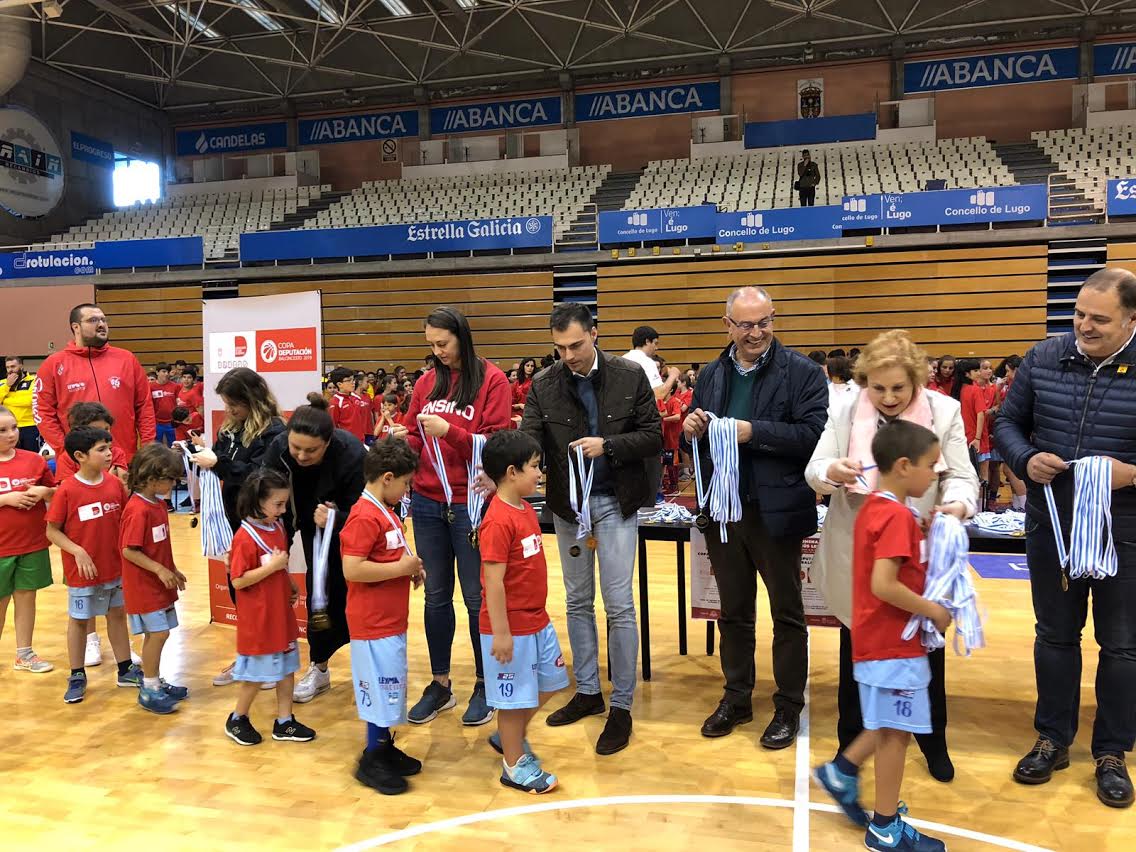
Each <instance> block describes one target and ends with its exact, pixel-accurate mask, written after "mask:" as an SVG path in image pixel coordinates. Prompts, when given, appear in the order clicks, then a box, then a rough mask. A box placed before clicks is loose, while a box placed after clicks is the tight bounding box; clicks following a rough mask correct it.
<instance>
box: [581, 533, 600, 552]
mask: <svg viewBox="0 0 1136 852" xmlns="http://www.w3.org/2000/svg"><path fill="white" fill-rule="evenodd" d="M584 543H585V544H587V545H588V550H595V549H596V544H597V542H596V537H595V536H594V535H590V536H588V540H587V541H586V542H584Z"/></svg>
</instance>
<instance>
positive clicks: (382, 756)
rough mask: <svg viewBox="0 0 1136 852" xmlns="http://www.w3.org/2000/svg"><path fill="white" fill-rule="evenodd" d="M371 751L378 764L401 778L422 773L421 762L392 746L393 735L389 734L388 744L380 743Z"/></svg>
mask: <svg viewBox="0 0 1136 852" xmlns="http://www.w3.org/2000/svg"><path fill="white" fill-rule="evenodd" d="M372 751H373V752H374V753H375V759H376V760H378V762H379V763H381V764H382V765H383V766H385V767H386V768H387V769H389V770H391V771H392V772H394V773H395V774H396V775H400V776H402V777H403V778H407V777H409V776H411V775H417V774H418V773H419V772H421V771H422V761H421V760H417V759H415V758H413V757H411V756H410V755H408V754H407V753H406V752H404V751H403V750H402V749H400V748H399V747H398V746H396V745H395V744H394V734H391V738H390V740H389V741H388V742H386V743H381V744H380V745H379V746H378V748H375V749H372Z"/></svg>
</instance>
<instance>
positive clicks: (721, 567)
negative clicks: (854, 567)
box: [706, 503, 809, 713]
mask: <svg viewBox="0 0 1136 852" xmlns="http://www.w3.org/2000/svg"><path fill="white" fill-rule="evenodd" d="M727 535H728V537H729V541H727V542H725V543H723V542H722V539H721V535H720V534H719V531H718V524H717V522H713V523H711V524H710V526H709V527H708V528H707V530H706V548H707V550H708V552H709V555H710V564H711V566H713V569H714V577H715V579H716V580H717V581H718V594H719V597H720V598H721V601H722V614H721V617H720V618H719V619H718V630H719V631H720V632H721V643H720V644H721V654H722V674H723V675H725V678H726V693H725V698H726V700H727V701H729V702H730V703H731V704H732V705H734V706H735V707H738V708H741V709H744V710H748V709H749V708H750V707H751V706H752V695H753V687H754V684H755V682H756V679H757V672H756V666H755V664H754V650H755V647H756V644H757V640H756V636H755V633H754V631H755V630H756V625H757V612H756V610H757V575H758V574H761V580H762V582H763V583H765V588H766V590H767V591H768V592H769V611H770V616H772V619H773V679H774V680H775V681H776V682H777V691H776V692H775V693H774V694H773V705H774V706H775V707H776V708H777V709H778V710H787V711H789V712H791V713H800V712H801V710H802V708H804V706H805V681H806V680H807V678H808V673H809V633H808V630H807V628H806V627H805V607H804V603H803V602H802V601H801V539H800V538H799V537H778V536H771V535H770V534H769V532H768V531H767V530H766V528H765V523H764V522H763V521H762V518H761V513H760V512H759V511H758V509H757V506H756V505H755V504H752V503H747V504H745V505H744V506H743V508H742V519H741V520H740V521H739V522H738V523H736V524H730V526H729V529H728V530H727Z"/></svg>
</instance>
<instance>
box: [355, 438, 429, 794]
mask: <svg viewBox="0 0 1136 852" xmlns="http://www.w3.org/2000/svg"><path fill="white" fill-rule="evenodd" d="M417 467H418V456H417V455H415V453H414V450H412V449H410V445H409V444H407V443H406V441H402V440H399V439H398V438H384V439H383V440H381V441H377V442H376V443H374V444H373V445H372V446H371V449H370V450H369V451H368V453H367V455H366V458H364V460H363V475H364V477H365V478H366V480H367V486H366V488H364V489H363V494H362V496H361V498H360V499H359V502H357V503H356V504H355V505H354V506H353V507H352V508H351V514H350V515H349V516H348V518H347V523H346V524H344V526H343V530H342V531H341V532H340V533H339V551H340V554H341V555H342V557H343V576H344V578H345V579H346V580H347V628H348V630H349V631H350V635H351V676H352V679H353V680H354V682H355V706H356V708H357V709H358V711H359V718H360V719H362V720H363V721H364V722H366V723H367V747H366V749H365V750H364V751H363V755H362V757H360V758H359V767H358V769H356V771H355V777H356V778H357V779H358V780H359V781H361V782H362V783H363V784H366V785H367V786H368V787H371V788H372V789H375V790H378V791H379V792H380V793H383V794H384V795H387V796H391V795H395V794H396V793H404V792H406V789H407V786H408V785H407V783H406V779H407V777H408V776H410V775H417V774H418V773H419V772H421V771H422V763H421V761H418V760H415V759H414V758H413V757H409V756H408V755H406V754H405V753H403V752H402V751H401V750H400V749H398V748H397V747H396V746H395V744H394V735H393V734H392V733H391V730H390V729H391V728H393V727H394V726H395V725H402V724H405V723H406V677H407V666H406V624H407V620H408V618H409V615H410V586H411V584H412V583H413V585H414V587H415V588H418V587H420V586H421V585H422V580H423V573H422V560H421V559H419V558H418V557H417V556H415V555H414V554H413V553H411V551H410V548H409V547H408V546H407V544H406V536H405V533H404V531H403V528H402V522H401V521H400V520H399V518H398V514H397V513H396V512H395V507H396V506H398V504H399V503H400V502H401V500H402V498H403V496H404V495H405V494H406V490H407V488H409V487H410V479H411V477H412V476H414V471H415V470H416V469H417Z"/></svg>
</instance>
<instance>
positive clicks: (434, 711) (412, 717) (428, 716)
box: [406, 680, 458, 725]
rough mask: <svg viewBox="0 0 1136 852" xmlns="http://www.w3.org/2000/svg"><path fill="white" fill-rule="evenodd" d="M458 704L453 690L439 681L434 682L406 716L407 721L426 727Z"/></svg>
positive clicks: (431, 682)
mask: <svg viewBox="0 0 1136 852" xmlns="http://www.w3.org/2000/svg"><path fill="white" fill-rule="evenodd" d="M451 686H452V685H451ZM457 703H458V702H457V700H456V699H455V698H454V691H453V689H452V688H450V687H446V686H442V684H440V683H438V681H436V680H432V681H430V685H429V686H427V687H426V688H425V689H424V690H423V691H422V697H421V698H419V699H418V703H417V704H415V705H414V706H413V707H411V708H410V712H409V713H407V714H406V719H407V721H408V722H411V723H413V724H415V725H424V724H426V723H427V722H430V721H432V720H433V719H434V718H435V717H437V715H438V714H439V713H441V712H442V711H443V710H450V709H452V708H454V707H456V706H457Z"/></svg>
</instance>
